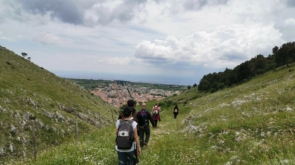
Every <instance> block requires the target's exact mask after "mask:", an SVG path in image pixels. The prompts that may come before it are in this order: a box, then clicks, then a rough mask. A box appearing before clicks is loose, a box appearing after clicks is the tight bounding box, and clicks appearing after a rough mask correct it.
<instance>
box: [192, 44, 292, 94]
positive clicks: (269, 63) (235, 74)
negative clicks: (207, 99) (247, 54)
mask: <svg viewBox="0 0 295 165" xmlns="http://www.w3.org/2000/svg"><path fill="white" fill-rule="evenodd" d="M272 52H273V54H272V55H269V56H268V57H264V56H263V55H261V54H260V55H257V56H256V57H254V58H252V59H251V60H249V61H245V62H243V63H241V64H240V65H238V66H236V67H235V68H234V69H228V68H226V69H225V71H224V72H219V73H216V72H214V73H210V74H207V75H204V76H203V78H202V79H201V80H200V83H199V85H198V89H199V91H211V92H215V91H217V90H219V89H223V88H225V87H231V86H234V85H237V84H241V83H243V82H246V81H249V80H250V79H251V78H253V77H255V76H257V75H260V74H262V73H265V72H267V71H270V70H273V69H275V68H276V67H280V66H283V65H287V66H288V65H289V63H290V62H295V42H289V43H285V44H283V45H282V46H281V47H280V48H279V47H277V46H275V47H274V48H273V49H272Z"/></svg>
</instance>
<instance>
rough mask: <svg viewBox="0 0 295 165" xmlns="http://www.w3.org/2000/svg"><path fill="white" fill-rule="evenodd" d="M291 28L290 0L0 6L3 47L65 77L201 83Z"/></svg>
mask: <svg viewBox="0 0 295 165" xmlns="http://www.w3.org/2000/svg"><path fill="white" fill-rule="evenodd" d="M294 29H295V0H181V1H180V0H111V1H110V0H50V1H45V0H0V45H1V46H4V47H6V48H8V49H10V50H12V51H14V52H15V53H16V54H18V55H21V53H22V52H25V53H27V54H28V56H29V57H30V58H31V61H32V62H34V63H35V64H37V65H39V66H40V67H43V68H45V69H47V70H49V71H50V72H52V73H54V74H56V75H58V76H60V77H66V78H86V79H106V80H127V81H136V82H151V83H163V84H179V85H193V84H195V83H196V84H198V83H199V81H200V80H201V78H202V77H203V76H204V75H206V74H209V73H213V72H223V71H224V70H225V69H226V68H229V69H233V68H234V67H235V66H237V65H239V64H241V63H242V62H245V61H247V60H250V59H251V58H253V57H255V56H256V55H258V54H262V55H264V56H265V57H266V56H268V55H269V54H272V48H273V47H274V46H279V47H280V46H281V45H282V44H283V43H286V42H291V41H295V30H294Z"/></svg>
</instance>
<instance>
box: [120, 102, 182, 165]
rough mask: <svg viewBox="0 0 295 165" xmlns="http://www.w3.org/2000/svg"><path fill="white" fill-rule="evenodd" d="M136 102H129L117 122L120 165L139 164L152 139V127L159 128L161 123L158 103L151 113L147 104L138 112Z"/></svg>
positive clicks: (175, 115)
mask: <svg viewBox="0 0 295 165" xmlns="http://www.w3.org/2000/svg"><path fill="white" fill-rule="evenodd" d="M135 106H136V102H135V101H134V100H132V99H131V100H128V101H127V107H126V108H124V109H123V110H121V111H120V114H119V117H118V120H117V122H116V135H117V137H116V150H117V153H118V159H119V163H118V165H134V164H137V163H138V162H139V160H138V156H139V155H140V154H141V150H142V148H143V146H147V145H148V142H149V139H150V134H151V133H150V132H151V131H150V126H149V123H151V124H152V126H153V128H157V127H158V121H161V116H160V112H161V107H160V106H159V105H158V103H156V104H155V105H154V106H153V107H152V110H151V113H150V112H149V111H148V110H147V109H146V108H147V107H146V104H145V103H142V105H141V110H140V111H136V109H135ZM178 111H179V109H178V107H177V105H175V107H174V109H173V114H174V119H176V117H177V115H178Z"/></svg>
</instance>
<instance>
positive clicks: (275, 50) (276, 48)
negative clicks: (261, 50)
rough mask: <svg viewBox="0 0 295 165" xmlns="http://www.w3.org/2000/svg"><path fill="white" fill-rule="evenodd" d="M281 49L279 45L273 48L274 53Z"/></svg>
mask: <svg viewBox="0 0 295 165" xmlns="http://www.w3.org/2000/svg"><path fill="white" fill-rule="evenodd" d="M278 50H279V47H277V46H275V47H274V48H272V53H273V54H276V53H277V52H278Z"/></svg>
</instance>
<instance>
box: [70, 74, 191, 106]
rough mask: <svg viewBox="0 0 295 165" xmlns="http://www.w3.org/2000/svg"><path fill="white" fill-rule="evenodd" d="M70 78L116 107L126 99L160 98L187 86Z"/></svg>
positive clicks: (142, 100)
mask: <svg viewBox="0 0 295 165" xmlns="http://www.w3.org/2000/svg"><path fill="white" fill-rule="evenodd" d="M71 80H73V81H75V82H76V83H77V84H79V85H82V86H84V87H85V88H87V89H89V90H90V91H91V93H93V94H94V95H96V96H99V97H100V98H101V99H103V100H104V101H106V102H108V103H109V104H111V105H113V106H115V107H117V108H120V107H121V106H123V105H124V104H126V102H127V100H128V99H134V100H136V101H137V102H138V103H142V102H147V101H149V100H161V99H163V98H165V97H169V96H172V95H178V94H179V93H180V92H182V91H183V90H185V89H186V88H187V87H186V86H180V85H166V84H150V83H139V82H129V81H120V80H113V81H111V80H85V79H83V80H82V79H71Z"/></svg>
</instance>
